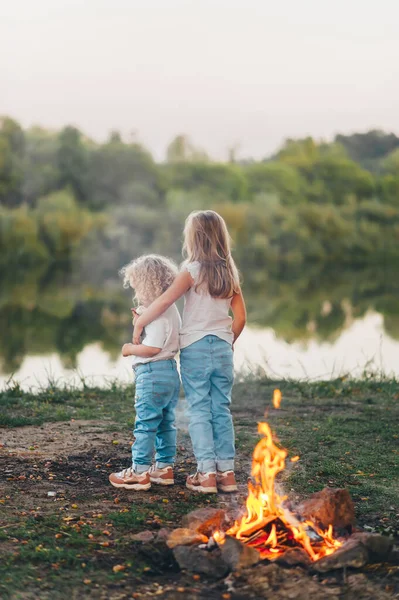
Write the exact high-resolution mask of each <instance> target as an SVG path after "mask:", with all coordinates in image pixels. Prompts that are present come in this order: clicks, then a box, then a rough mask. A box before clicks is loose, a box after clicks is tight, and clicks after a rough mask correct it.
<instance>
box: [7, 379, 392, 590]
mask: <svg viewBox="0 0 399 600" xmlns="http://www.w3.org/2000/svg"><path fill="white" fill-rule="evenodd" d="M276 387H279V388H280V389H281V391H282V394H283V402H282V405H281V409H280V410H276V409H274V408H272V406H271V398H272V394H273V390H274V389H275V388H276ZM132 396H133V391H132V388H131V387H130V388H127V389H124V388H119V387H117V386H111V387H110V388H109V389H107V390H103V389H93V388H85V389H83V390H77V389H75V390H68V389H59V388H56V387H55V386H49V388H48V389H45V390H41V391H40V392H38V393H30V392H23V391H22V390H21V389H20V388H19V387H18V386H15V385H13V386H10V387H9V388H8V389H6V390H4V391H3V392H0V425H1V426H2V428H3V431H4V432H5V431H6V430H10V429H13V430H14V431H18V430H17V429H16V428H19V427H21V426H23V425H31V426H40V425H42V424H44V423H47V422H59V423H61V422H62V421H70V420H71V419H75V420H79V419H84V420H90V419H95V420H96V421H98V420H102V421H104V422H105V423H109V428H108V427H107V426H106V427H105V431H106V430H107V429H109V432H110V434H109V435H110V436H112V433H111V432H115V431H121V432H122V431H124V430H127V429H128V428H129V427H131V425H132V421H133V418H134V412H133V408H132ZM398 400H399V385H398V383H397V382H396V381H392V380H383V379H380V380H373V379H370V380H364V381H363V380H362V381H353V380H346V379H344V378H342V379H339V380H336V381H329V382H317V383H298V382H289V381H280V382H276V381H270V380H266V379H256V378H254V379H252V380H250V379H249V380H246V381H241V382H238V383H237V385H236V386H235V388H234V397H233V405H232V406H233V414H234V419H235V426H236V438H237V451H238V461H237V462H238V469H237V471H238V474H239V478H240V479H241V481H245V478H246V475H247V474H248V473H249V465H250V459H251V455H252V451H253V447H254V444H255V443H256V440H257V439H258V438H257V433H256V422H257V421H259V420H262V419H264V418H266V419H267V421H268V422H269V423H270V425H271V427H272V429H273V431H274V432H275V433H276V435H277V436H278V438H279V440H280V443H281V444H282V445H283V446H285V447H286V448H287V449H288V450H289V454H290V455H291V456H292V455H296V454H299V455H300V461H299V462H297V463H295V464H290V467H289V469H288V471H287V473H288V475H287V476H286V477H285V479H284V486H285V488H286V491H287V492H288V493H289V494H290V495H291V496H293V497H295V498H303V497H306V496H307V495H309V494H310V493H312V492H314V491H317V490H320V489H321V488H323V487H324V486H334V487H346V488H348V489H349V491H350V493H351V495H352V498H353V500H354V502H355V507H356V514H357V519H358V522H359V524H360V525H362V526H367V527H369V528H371V529H372V530H375V531H380V532H384V533H386V534H390V535H398V513H399V507H398V500H397V498H398V497H399V485H398V479H399V478H398V446H399V444H398V428H397V423H398V422H399V409H398V404H399V403H398ZM265 412H267V416H266V417H265ZM0 431H1V430H0ZM110 439H111V438H110ZM0 441H1V440H0ZM179 443H184V444H186V443H187V439H186V437H185V436H183V437H182V438H181V440H180V442H179ZM180 455H181V456H180V462H179V464H178V467H179V468H178V473H177V475H178V484H179V485H178V486H175V487H174V488H171V489H167V490H161V491H159V490H154V494H153V490H151V493H149V494H145V493H142V494H139V495H137V496H133V497H132V495H129V493H128V492H126V491H122V492H119V490H118V493H116V491H115V490H114V489H113V488H110V487H109V485H108V482H107V475H106V473H108V472H109V471H112V470H114V469H115V468H116V466H117V465H118V464H120V461H122V460H125V459H126V448H124V447H121V446H112V442H111V441H110V446H108V447H107V446H106V447H102V446H101V447H99V448H93V449H89V450H88V451H87V452H86V453H85V454H82V455H81V456H80V455H77V456H69V457H59V458H57V459H55V458H54V457H53V458H51V459H49V458H48V457H46V456H42V457H41V456H37V455H35V454H32V456H30V455H29V452H26V453H25V454H24V455H23V456H19V455H18V454H17V453H15V454H13V452H8V451H7V448H5V449H3V451H2V453H0V460H1V466H2V473H3V476H2V477H3V481H2V486H1V488H0V510H1V513H0V514H1V517H0V555H1V556H2V557H3V559H2V561H1V562H0V597H1V598H13V599H14V598H25V597H28V596H26V595H24V594H25V593H26V592H27V590H29V593H30V594H31V596H29V597H40V598H41V599H42V598H43V599H45V598H51V599H53V598H54V599H57V598H67V597H68V596H70V597H85V595H89V594H94V595H93V596H92V597H96V595H97V597H112V594H113V593H114V592H115V593H116V596H115V597H122V596H118V594H122V592H123V593H125V592H126V594H128V595H127V597H131V593H132V592H133V591H134V590H136V589H140V586H143V585H146V583H147V582H148V581H149V580H151V577H154V575H155V576H157V577H159V576H160V574H161V573H165V571H166V572H167V573H169V574H170V576H171V577H172V575H171V573H173V566H172V562H169V563H168V562H167V561H168V560H169V561H170V557H165V554H164V553H160V552H159V551H157V549H156V547H155V546H154V548H153V550H152V554H151V555H148V553H145V552H144V551H143V548H142V547H141V545H140V544H139V543H134V542H132V540H131V536H132V534H133V533H135V532H138V531H142V530H143V529H154V530H155V529H157V528H159V527H162V526H167V527H175V526H177V525H178V524H179V523H180V520H181V517H182V515H183V514H185V513H187V512H188V511H190V510H192V509H193V508H196V507H199V506H207V505H209V503H210V502H212V503H216V504H217V502H218V500H217V498H212V499H211V500H210V499H208V498H204V497H201V496H200V497H197V496H195V495H192V494H190V493H189V492H187V491H184V487H183V486H184V477H185V475H186V472H187V471H189V470H190V469H191V465H190V464H189V460H190V459H189V456H190V455H189V452H188V451H187V452H183V451H182V450H181V452H180ZM49 460H50V462H51V466H48V465H49ZM107 461H108V463H107ZM105 463H107V465H106V468H105V467H104V465H105ZM100 467H101V468H100ZM103 467H104V468H103ZM7 469H8V470H9V469H11V470H12V473H13V476H11V477H9V476H7V473H8V471H7ZM107 469H108V470H107ZM20 473H23V474H24V475H23V476H24V477H25V479H23V480H21V479H20V476H19V474H20ZM53 475H54V477H55V479H53ZM50 476H51V477H50ZM69 477H70V478H71V482H70V483H69V479H68V478H69ZM56 482H59V483H58V488H57V490H60V493H59V494H57V498H56V499H55V500H52V501H51V503H50V501H49V500H47V491H48V490H49V489H51V486H54V485H55V483H56ZM74 486H75V487H74ZM61 488H65V489H63V490H62V489H61ZM165 561H166V563H165ZM117 565H121V566H122V569H121V570H120V571H119V570H118V569H116V572H115V570H114V567H115V566H117ZM173 577H179V575H173ZM96 590H97V591H96Z"/></svg>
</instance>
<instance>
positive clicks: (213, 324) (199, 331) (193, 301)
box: [180, 261, 233, 348]
mask: <svg viewBox="0 0 399 600" xmlns="http://www.w3.org/2000/svg"><path fill="white" fill-rule="evenodd" d="M184 268H185V269H186V270H187V271H188V272H189V273H190V275H191V277H192V279H193V282H194V285H193V286H192V287H190V289H189V290H188V291H187V292H186V293H185V294H184V309H183V324H182V328H181V330H180V347H181V348H186V347H187V346H190V344H193V343H194V342H198V340H200V339H201V338H203V337H205V336H206V335H215V336H217V337H219V338H221V339H223V340H225V341H226V342H228V343H229V344H232V343H233V333H232V330H231V324H232V318H231V317H230V315H229V311H230V307H231V300H232V298H213V297H212V296H211V295H210V293H209V291H208V290H207V289H206V287H203V288H202V289H198V290H197V289H196V285H197V284H198V283H199V277H200V272H201V263H200V262H198V261H195V262H192V263H186V264H185V266H184Z"/></svg>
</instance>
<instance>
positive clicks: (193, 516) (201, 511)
mask: <svg viewBox="0 0 399 600" xmlns="http://www.w3.org/2000/svg"><path fill="white" fill-rule="evenodd" d="M230 524H231V523H230V521H229V519H228V517H227V515H226V513H225V511H224V510H222V509H221V508H212V507H207V508H198V509H197V510H193V511H191V512H189V513H187V514H186V515H184V517H183V519H182V525H183V527H187V528H188V529H192V530H193V531H198V532H199V533H203V534H204V535H206V536H208V537H210V536H211V535H212V533H214V532H215V531H218V530H219V531H220V530H223V531H224V530H226V529H227V527H228V526H230Z"/></svg>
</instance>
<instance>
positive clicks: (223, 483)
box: [216, 471, 238, 492]
mask: <svg viewBox="0 0 399 600" xmlns="http://www.w3.org/2000/svg"><path fill="white" fill-rule="evenodd" d="M216 481H217V486H218V489H219V490H220V491H221V492H236V491H237V489H238V488H237V482H236V477H235V475H234V471H223V472H222V471H218V472H217V473H216Z"/></svg>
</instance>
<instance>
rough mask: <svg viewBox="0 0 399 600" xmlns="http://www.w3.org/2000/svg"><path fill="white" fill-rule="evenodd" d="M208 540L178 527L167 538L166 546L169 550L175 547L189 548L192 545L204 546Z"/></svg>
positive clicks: (195, 532) (194, 532) (196, 532)
mask: <svg viewBox="0 0 399 600" xmlns="http://www.w3.org/2000/svg"><path fill="white" fill-rule="evenodd" d="M207 541H208V538H207V537H206V536H205V535H203V534H202V533H198V531H193V530H192V529H187V528H185V527H180V528H179V529H174V530H173V531H172V532H171V533H170V534H169V536H168V538H167V540H166V544H167V546H168V547H169V548H175V547H176V546H191V545H192V544H206V542H207Z"/></svg>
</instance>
